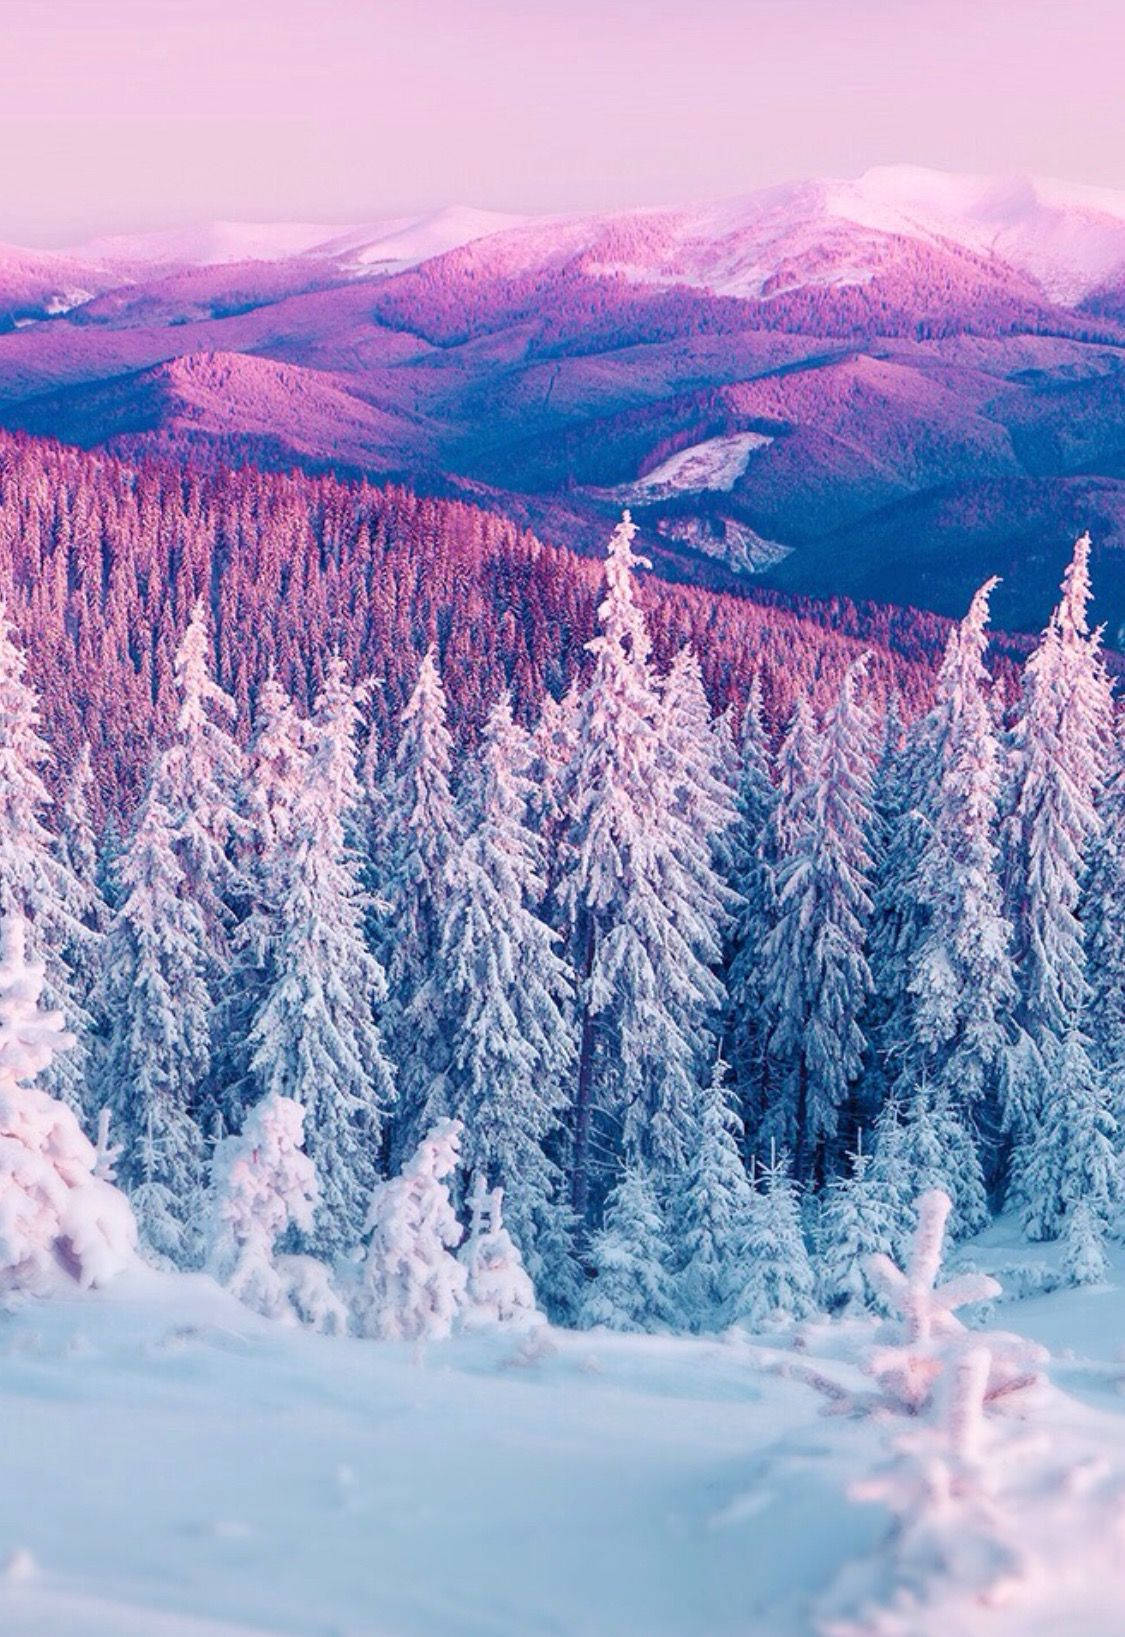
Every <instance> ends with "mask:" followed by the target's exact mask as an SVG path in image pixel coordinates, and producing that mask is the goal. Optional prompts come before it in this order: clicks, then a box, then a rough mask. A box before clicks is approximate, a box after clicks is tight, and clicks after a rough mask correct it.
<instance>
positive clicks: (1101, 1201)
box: [1013, 1030, 1120, 1239]
mask: <svg viewBox="0 0 1125 1637" xmlns="http://www.w3.org/2000/svg"><path fill="white" fill-rule="evenodd" d="M1052 1063H1053V1066H1054V1067H1053V1073H1052V1079H1051V1082H1050V1084H1049V1085H1048V1087H1047V1092H1046V1096H1045V1097H1044V1099H1043V1103H1042V1106H1041V1108H1040V1110H1039V1113H1038V1115H1037V1116H1036V1118H1035V1120H1034V1121H1033V1123H1032V1125H1031V1127H1030V1129H1029V1130H1028V1132H1027V1134H1026V1135H1025V1137H1024V1139H1023V1141H1022V1142H1021V1143H1020V1145H1019V1147H1018V1148H1017V1150H1016V1154H1015V1159H1014V1177H1013V1182H1014V1187H1015V1191H1016V1195H1017V1197H1018V1198H1019V1199H1020V1200H1022V1202H1023V1222H1024V1227H1025V1228H1026V1230H1027V1233H1028V1235H1029V1237H1030V1238H1032V1239H1057V1238H1058V1237H1059V1235H1060V1234H1062V1233H1065V1232H1066V1230H1067V1228H1068V1225H1069V1221H1070V1218H1071V1216H1072V1214H1073V1213H1074V1212H1075V1211H1076V1210H1077V1209H1078V1207H1079V1205H1081V1206H1083V1208H1084V1211H1085V1213H1087V1224H1088V1227H1091V1228H1092V1227H1096V1226H1100V1228H1101V1230H1102V1232H1103V1233H1104V1230H1105V1226H1106V1224H1107V1223H1108V1221H1109V1219H1110V1215H1111V1212H1112V1208H1113V1206H1114V1205H1115V1204H1116V1203H1117V1201H1118V1197H1119V1187H1120V1185H1119V1182H1118V1174H1117V1161H1116V1153H1115V1142H1116V1137H1117V1126H1116V1122H1115V1121H1114V1118H1113V1116H1112V1114H1111V1113H1110V1112H1109V1109H1108V1107H1107V1106H1106V1097H1105V1091H1104V1088H1103V1086H1102V1083H1101V1079H1100V1076H1099V1075H1098V1072H1097V1070H1096V1069H1095V1067H1094V1065H1093V1064H1092V1063H1091V1061H1090V1055H1089V1052H1088V1051H1087V1049H1086V1042H1085V1041H1084V1039H1083V1038H1082V1037H1081V1035H1079V1033H1078V1031H1077V1030H1072V1031H1071V1033H1070V1034H1068V1035H1067V1037H1066V1038H1065V1039H1064V1041H1063V1042H1062V1046H1061V1048H1060V1050H1059V1051H1058V1052H1057V1053H1052Z"/></svg>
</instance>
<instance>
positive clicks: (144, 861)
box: [92, 752, 211, 1265]
mask: <svg viewBox="0 0 1125 1637" xmlns="http://www.w3.org/2000/svg"><path fill="white" fill-rule="evenodd" d="M167 754H168V753H167V752H164V753H162V754H159V755H158V756H157V758H156V761H155V763H154V766H153V770H152V773H151V775H150V778H149V782H148V788H147V790H146V791H145V794H144V797H143V799H142V801H141V805H140V808H139V809H138V811H137V816H136V819H135V821H134V824H133V829H132V833H131V834H130V836H129V839H128V841H127V842H126V845H125V850H124V852H123V853H122V855H121V857H120V859H119V860H118V866H117V876H118V883H119V889H120V892H121V895H122V896H121V902H120V904H119V906H118V908H117V910H116V911H115V913H114V915H113V919H112V921H111V923H110V927H109V931H108V933H107V935H106V940H105V960H104V966H103V970H102V975H101V978H100V980H99V982H98V985H97V987H96V989H95V991H94V995H93V999H92V1004H93V1006H94V1008H95V1010H96V1012H97V1015H98V1017H99V1019H100V1020H101V1032H102V1035H103V1042H104V1043H103V1049H102V1051H101V1053H100V1054H99V1058H98V1075H97V1090H98V1092H99V1096H100V1102H101V1104H102V1105H104V1106H105V1107H107V1108H109V1109H111V1110H112V1112H113V1114H114V1116H115V1118H116V1122H117V1131H118V1133H119V1138H120V1141H121V1144H122V1150H123V1152H122V1158H121V1162H120V1166H119V1170H120V1176H121V1181H122V1185H123V1187H124V1188H125V1189H126V1190H127V1192H128V1193H129V1194H130V1196H131V1198H132V1202H133V1207H134V1209H135V1211H136V1213H137V1219H138V1222H139V1224H140V1228H141V1233H142V1236H143V1237H144V1239H145V1241H146V1243H147V1244H148V1245H149V1246H150V1247H151V1248H152V1249H153V1250H154V1251H156V1252H157V1254H158V1255H160V1256H164V1257H168V1258H169V1259H171V1260H172V1261H173V1262H176V1263H179V1264H181V1265H189V1264H191V1263H192V1262H193V1261H194V1260H195V1259H196V1256H197V1251H198V1246H197V1243H196V1238H197V1233H196V1230H197V1227H198V1202H199V1190H200V1188H201V1185H202V1182H203V1165H204V1157H203V1135H202V1133H201V1131H200V1129H199V1126H198V1124H197V1121H196V1115H197V1112H198V1110H199V1106H200V1100H201V1094H202V1088H203V1086H204V1084H205V1081H206V1078H207V1074H208V1071H209V1068H210V1061H211V1058H210V1029H211V993H210V990H209V988H208V985H207V978H206V974H207V972H208V971H209V969H210V962H209V951H208V940H207V932H206V928H205V926H204V921H203V914H202V911H201V910H200V908H199V906H198V904H197V903H196V901H195V899H194V897H193V896H191V894H190V893H189V891H188V885H187V881H186V879H185V876H184V871H183V868H182V866H181V864H180V861H179V858H178V856H177V853H176V847H175V829H174V825H173V818H172V814H171V813H170V811H169V807H168V796H167V791H168V786H167V779H166V764H167Z"/></svg>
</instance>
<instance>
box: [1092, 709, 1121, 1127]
mask: <svg viewBox="0 0 1125 1637" xmlns="http://www.w3.org/2000/svg"><path fill="white" fill-rule="evenodd" d="M1098 816H1099V835H1098V839H1097V842H1096V844H1095V847H1094V850H1093V857H1092V860H1091V866H1090V871H1089V875H1088V877H1087V882H1086V915H1085V926H1086V952H1087V974H1088V977H1089V981H1090V987H1091V997H1090V1003H1089V1007H1088V1017H1089V1019H1090V1020H1091V1025H1092V1026H1091V1031H1090V1032H1091V1034H1092V1037H1093V1038H1092V1042H1091V1050H1092V1053H1093V1056H1094V1060H1095V1062H1096V1063H1097V1066H1098V1068H1099V1070H1100V1071H1101V1073H1102V1075H1103V1077H1104V1080H1105V1087H1106V1095H1107V1097H1108V1099H1109V1105H1110V1109H1111V1111H1112V1113H1113V1116H1114V1119H1115V1120H1116V1121H1117V1124H1118V1127H1119V1128H1120V1127H1122V1126H1123V1125H1125V744H1123V742H1122V739H1121V736H1120V729H1119V732H1118V737H1117V740H1116V742H1115V745H1114V747H1113V751H1112V760H1111V771H1110V776H1109V778H1108V779H1107V782H1106V786H1105V789H1104V792H1103V795H1102V799H1101V801H1100V803H1099V812H1098Z"/></svg>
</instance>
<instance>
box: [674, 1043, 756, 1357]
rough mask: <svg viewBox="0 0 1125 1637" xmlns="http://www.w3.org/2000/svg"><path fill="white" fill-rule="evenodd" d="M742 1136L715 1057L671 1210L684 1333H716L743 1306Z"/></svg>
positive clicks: (745, 1214) (748, 1202)
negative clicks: (697, 1128)
mask: <svg viewBox="0 0 1125 1637" xmlns="http://www.w3.org/2000/svg"><path fill="white" fill-rule="evenodd" d="M740 1133H741V1126H740V1123H739V1120H738V1117H737V1115H736V1114H735V1112H734V1110H733V1108H732V1107H731V1091H730V1088H729V1087H728V1085H727V1072H726V1064H725V1063H724V1062H723V1060H722V1058H721V1057H720V1058H718V1059H717V1060H716V1062H715V1067H714V1070H713V1071H712V1074H711V1079H710V1081H709V1083H708V1085H707V1086H706V1088H705V1089H704V1091H703V1094H702V1097H701V1099H700V1106H699V1135H698V1138H697V1140H696V1142H695V1143H694V1145H693V1146H692V1149H691V1152H690V1154H689V1156H688V1158H687V1161H686V1164H685V1167H684V1170H683V1172H682V1174H681V1176H680V1177H679V1179H678V1186H677V1188H676V1191H675V1193H674V1194H673V1197H672V1200H671V1204H670V1209H669V1229H670V1233H671V1239H672V1246H673V1265H674V1268H675V1294H676V1306H677V1311H678V1316H679V1320H680V1323H681V1325H682V1326H683V1328H685V1329H687V1330H721V1329H723V1328H724V1327H725V1326H726V1325H728V1324H731V1323H733V1322H734V1320H735V1319H736V1318H737V1317H739V1315H740V1313H741V1312H742V1310H743V1308H744V1305H745V1304H744V1302H743V1299H742V1297H743V1286H744V1283H745V1280H746V1276H747V1256H748V1242H749V1238H750V1217H751V1212H752V1210H753V1207H754V1193H753V1189H752V1188H751V1185H750V1179H749V1178H748V1176H747V1175H746V1168H745V1166H744V1165H743V1163H742V1156H741V1154H740V1153H739V1148H738V1139H739V1135H740Z"/></svg>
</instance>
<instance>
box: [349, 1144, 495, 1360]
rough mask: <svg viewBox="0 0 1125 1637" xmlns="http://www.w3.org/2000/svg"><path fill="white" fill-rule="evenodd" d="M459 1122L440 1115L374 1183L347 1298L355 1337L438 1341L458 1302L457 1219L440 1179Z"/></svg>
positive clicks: (448, 1165)
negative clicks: (356, 1283)
mask: <svg viewBox="0 0 1125 1637" xmlns="http://www.w3.org/2000/svg"><path fill="white" fill-rule="evenodd" d="M461 1132H462V1126H461V1122H460V1120H442V1121H440V1122H439V1123H438V1124H437V1125H435V1126H434V1127H433V1129H432V1130H431V1131H430V1133H429V1135H428V1136H427V1137H425V1138H423V1140H422V1142H421V1143H419V1145H418V1148H417V1149H416V1151H415V1153H414V1154H413V1156H412V1157H411V1159H410V1160H409V1161H408V1162H407V1164H406V1165H405V1166H404V1167H403V1170H402V1172H401V1174H400V1175H399V1176H397V1177H391V1178H389V1179H388V1180H387V1181H386V1182H381V1183H379V1184H378V1185H377V1187H376V1189H375V1192H374V1193H373V1195H372V1196H371V1209H370V1211H369V1213H368V1217H367V1231H368V1233H369V1235H370V1238H369V1240H368V1245H367V1255H366V1258H365V1260H364V1264H363V1277H362V1283H361V1285H360V1288H359V1291H358V1293H357V1295H356V1301H355V1321H356V1327H357V1329H358V1330H359V1333H360V1335H363V1336H373V1337H376V1338H377V1339H379V1340H382V1341H424V1340H429V1341H436V1340H442V1339H443V1338H445V1337H446V1336H448V1335H449V1334H450V1332H451V1331H452V1329H453V1323H454V1320H455V1319H456V1318H457V1316H458V1314H459V1313H460V1311H461V1309H462V1308H463V1306H464V1304H465V1287H466V1284H467V1282H468V1275H467V1273H466V1270H465V1268H464V1267H463V1266H462V1265H461V1263H460V1262H459V1261H458V1260H457V1258H456V1257H455V1256H453V1255H452V1254H451V1252H452V1251H453V1250H454V1249H455V1248H456V1247H457V1245H458V1244H460V1242H461V1224H460V1223H459V1222H458V1220H457V1215H456V1212H455V1211H454V1209H453V1203H452V1201H451V1199H450V1197H449V1189H448V1187H447V1185H446V1180H445V1179H446V1178H447V1177H448V1176H450V1175H451V1173H452V1172H453V1171H454V1170H456V1168H457V1164H458V1161H459V1159H460V1153H461Z"/></svg>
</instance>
